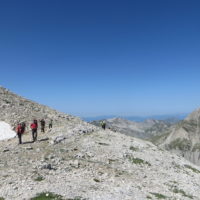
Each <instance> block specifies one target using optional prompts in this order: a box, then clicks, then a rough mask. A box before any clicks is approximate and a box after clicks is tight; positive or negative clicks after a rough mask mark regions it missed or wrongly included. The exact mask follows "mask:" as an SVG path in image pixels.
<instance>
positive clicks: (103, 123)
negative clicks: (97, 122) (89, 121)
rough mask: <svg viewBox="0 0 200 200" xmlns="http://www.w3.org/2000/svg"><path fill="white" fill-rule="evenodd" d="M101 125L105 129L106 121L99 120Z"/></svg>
mask: <svg viewBox="0 0 200 200" xmlns="http://www.w3.org/2000/svg"><path fill="white" fill-rule="evenodd" d="M101 127H102V128H103V129H104V130H105V129H106V122H105V121H104V120H103V121H101Z"/></svg>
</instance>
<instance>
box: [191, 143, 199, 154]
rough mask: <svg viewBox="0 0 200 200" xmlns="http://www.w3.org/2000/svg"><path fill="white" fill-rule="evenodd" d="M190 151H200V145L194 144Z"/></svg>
mask: <svg viewBox="0 0 200 200" xmlns="http://www.w3.org/2000/svg"><path fill="white" fill-rule="evenodd" d="M192 151H193V152H194V151H200V143H196V144H195V145H194V147H193V148H192Z"/></svg>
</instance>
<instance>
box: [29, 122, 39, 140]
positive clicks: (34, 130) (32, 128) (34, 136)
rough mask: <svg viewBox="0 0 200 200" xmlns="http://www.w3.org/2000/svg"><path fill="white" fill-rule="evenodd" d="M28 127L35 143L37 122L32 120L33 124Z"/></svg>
mask: <svg viewBox="0 0 200 200" xmlns="http://www.w3.org/2000/svg"><path fill="white" fill-rule="evenodd" d="M30 127H31V130H32V137H33V142H35V141H36V140H37V128H38V124H37V120H33V123H32V124H31V126H30Z"/></svg>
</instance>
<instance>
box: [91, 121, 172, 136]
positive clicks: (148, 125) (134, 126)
mask: <svg viewBox="0 0 200 200" xmlns="http://www.w3.org/2000/svg"><path fill="white" fill-rule="evenodd" d="M100 122H101V121H100V120H99V121H93V122H91V123H92V124H94V125H96V126H100ZM105 122H106V127H107V128H110V129H111V130H114V131H118V132H120V133H124V134H126V135H129V136H133V137H137V138H141V139H151V138H152V137H155V136H161V135H163V133H166V132H169V130H170V128H171V126H172V124H170V123H168V122H165V121H161V120H153V119H149V120H145V121H144V122H134V121H130V120H126V119H123V118H112V119H107V120H105Z"/></svg>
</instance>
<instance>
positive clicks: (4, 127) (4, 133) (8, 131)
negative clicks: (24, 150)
mask: <svg viewBox="0 0 200 200" xmlns="http://www.w3.org/2000/svg"><path fill="white" fill-rule="evenodd" d="M15 136H16V133H15V131H13V130H12V128H11V126H10V125H9V124H8V123H6V122H3V121H0V140H5V139H10V138H13V137H15Z"/></svg>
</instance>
